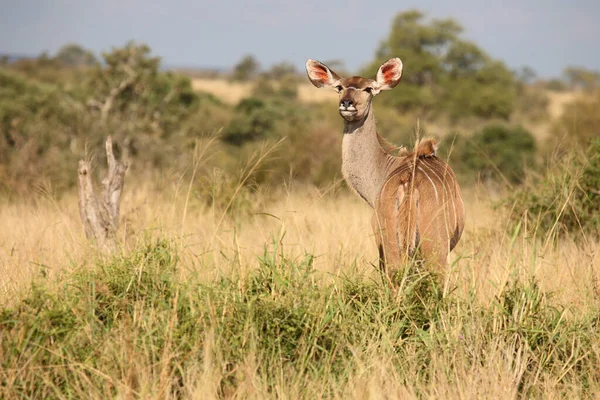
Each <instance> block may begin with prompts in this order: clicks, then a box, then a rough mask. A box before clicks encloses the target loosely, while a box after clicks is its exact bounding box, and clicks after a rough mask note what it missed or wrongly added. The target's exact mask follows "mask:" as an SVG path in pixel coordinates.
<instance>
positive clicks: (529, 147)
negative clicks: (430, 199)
mask: <svg viewBox="0 0 600 400" xmlns="http://www.w3.org/2000/svg"><path fill="white" fill-rule="evenodd" d="M454 144H455V146H454V149H453V150H452V153H451V154H450V160H451V161H450V165H452V168H453V169H454V170H455V171H456V173H457V174H460V175H462V176H463V177H465V178H467V179H469V180H471V181H472V180H474V179H476V178H480V179H482V180H484V181H500V180H504V181H506V182H510V183H520V182H522V181H523V178H524V174H525V169H526V168H527V167H532V166H534V165H535V151H536V144H535V140H534V138H533V135H532V134H531V133H530V132H529V131H527V130H526V129H524V128H522V127H519V126H517V127H510V126H506V125H497V124H494V125H488V126H486V127H484V128H483V129H482V130H480V131H478V132H476V133H475V134H473V136H471V137H464V136H456V140H455V143H454ZM446 147H447V148H446V149H445V151H450V149H449V148H448V147H449V146H446Z"/></svg>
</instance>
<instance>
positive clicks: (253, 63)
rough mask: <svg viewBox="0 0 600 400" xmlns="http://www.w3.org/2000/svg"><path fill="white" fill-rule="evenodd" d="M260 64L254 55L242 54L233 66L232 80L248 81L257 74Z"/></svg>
mask: <svg viewBox="0 0 600 400" xmlns="http://www.w3.org/2000/svg"><path fill="white" fill-rule="evenodd" d="M259 70H260V64H259V63H258V61H257V60H256V58H254V56H252V55H250V54H248V55H246V56H244V57H243V58H242V59H241V60H240V62H238V63H237V64H236V65H235V67H233V76H232V78H233V80H236V81H248V80H251V79H254V78H255V77H256V76H257V75H258V71H259Z"/></svg>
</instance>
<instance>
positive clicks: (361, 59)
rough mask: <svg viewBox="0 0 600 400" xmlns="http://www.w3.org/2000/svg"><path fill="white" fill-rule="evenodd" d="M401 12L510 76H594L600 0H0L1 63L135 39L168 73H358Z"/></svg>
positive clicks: (599, 63) (599, 55)
mask: <svg viewBox="0 0 600 400" xmlns="http://www.w3.org/2000/svg"><path fill="white" fill-rule="evenodd" d="M408 9H419V10H421V11H423V12H424V13H425V14H426V15H427V16H428V17H430V18H448V17H451V18H453V19H455V20H456V21H458V22H459V23H460V24H461V25H462V26H463V28H464V33H463V36H462V37H463V38H464V39H468V40H471V41H474V42H475V43H477V44H478V45H479V46H480V47H482V48H483V49H484V50H485V51H486V52H487V53H488V54H490V55H491V56H492V57H494V58H497V59H501V60H503V61H505V62H506V63H507V64H508V65H509V67H511V68H519V67H522V66H529V67H532V68H533V69H534V70H535V71H536V73H537V74H538V75H539V76H540V77H556V76H559V75H560V74H561V72H562V70H563V69H564V68H565V67H566V66H581V67H585V68H590V69H596V70H600V0H504V1H501V0H452V1H448V0H446V1H442V0H420V1H402V0H381V1H376V0H371V1H367V0H347V1H338V0H301V1H283V0H253V1H252V0H247V1H240V0H237V1H233V0H211V1H207V0H169V1H165V0H163V1H159V0H95V1H91V0H52V1H50V0H0V54H2V53H10V54H15V53H16V54H23V55H37V54H40V53H41V52H43V51H46V52H48V53H49V54H54V53H56V51H57V50H58V49H59V48H60V47H61V46H63V45H64V44H67V43H78V44H80V45H82V46H84V47H86V48H88V49H90V50H92V51H93V52H95V53H96V54H100V53H101V52H102V51H110V49H111V48H113V47H118V46H122V45H124V44H125V43H126V42H128V41H129V40H135V41H137V42H143V43H146V44H148V45H149V46H150V47H151V48H152V50H153V53H154V54H155V55H158V56H161V57H162V59H163V62H164V64H165V65H167V66H173V67H215V68H231V67H232V66H233V65H234V64H235V63H236V62H238V61H239V60H240V59H241V58H242V56H244V55H246V54H252V55H254V56H255V57H256V58H257V59H258V60H259V62H260V63H261V65H262V66H263V67H265V68H268V67H269V66H271V65H273V64H275V63H279V62H282V61H288V62H292V63H293V64H294V65H296V66H298V68H299V69H300V68H303V65H304V62H305V61H306V59H308V58H314V59H317V60H321V61H325V60H333V59H336V60H342V61H343V62H344V65H345V67H346V69H348V70H350V71H357V70H358V69H360V68H361V67H362V66H364V65H366V64H367V63H369V62H370V61H371V60H372V59H373V58H374V54H375V50H376V48H377V47H378V45H379V43H381V41H382V40H383V39H384V38H385V37H386V36H387V34H388V33H389V31H390V27H391V22H392V19H393V17H394V16H395V15H396V14H397V13H398V12H401V11H405V10H408ZM403 61H404V65H405V68H409V66H410V60H403ZM374 73H375V71H374Z"/></svg>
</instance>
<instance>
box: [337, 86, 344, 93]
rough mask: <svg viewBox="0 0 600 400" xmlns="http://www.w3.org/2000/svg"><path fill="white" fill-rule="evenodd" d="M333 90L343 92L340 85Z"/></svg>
mask: <svg viewBox="0 0 600 400" xmlns="http://www.w3.org/2000/svg"><path fill="white" fill-rule="evenodd" d="M335 90H337V91H338V92H341V91H342V90H344V88H343V87H342V85H337V86H336V87H335Z"/></svg>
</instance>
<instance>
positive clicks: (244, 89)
mask: <svg viewBox="0 0 600 400" xmlns="http://www.w3.org/2000/svg"><path fill="white" fill-rule="evenodd" d="M252 85H253V84H252V83H248V82H230V81H226V80H223V79H202V78H194V79H192V88H193V89H194V90H197V91H203V92H208V93H211V94H213V95H215V96H217V97H218V98H220V99H221V100H223V101H224V102H226V103H228V104H237V103H238V102H239V101H240V100H241V99H243V98H245V97H248V96H250V92H251V90H252ZM298 98H299V99H300V100H301V101H305V102H313V103H321V102H324V101H336V100H337V93H335V91H333V90H317V89H316V88H315V87H314V86H313V85H311V84H310V83H301V84H299V85H298Z"/></svg>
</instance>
